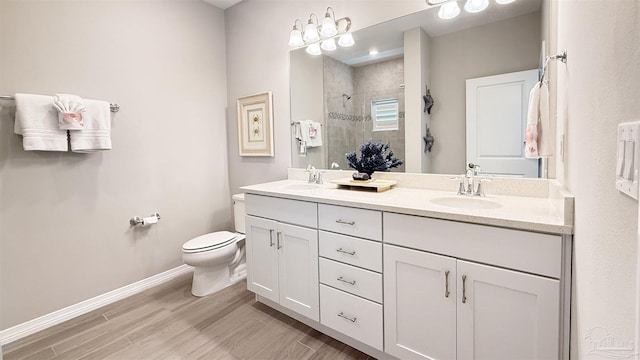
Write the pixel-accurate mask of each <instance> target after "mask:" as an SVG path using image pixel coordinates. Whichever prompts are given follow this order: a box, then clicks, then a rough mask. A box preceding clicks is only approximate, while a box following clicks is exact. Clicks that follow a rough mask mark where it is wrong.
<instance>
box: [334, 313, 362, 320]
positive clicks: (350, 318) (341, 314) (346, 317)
mask: <svg viewBox="0 0 640 360" xmlns="http://www.w3.org/2000/svg"><path fill="white" fill-rule="evenodd" d="M338 316H340V317H341V318H343V319H347V320H349V321H351V322H352V323H354V322H356V320H358V318H357V317H348V316H347V315H345V314H344V313H343V312H341V313H339V314H338Z"/></svg>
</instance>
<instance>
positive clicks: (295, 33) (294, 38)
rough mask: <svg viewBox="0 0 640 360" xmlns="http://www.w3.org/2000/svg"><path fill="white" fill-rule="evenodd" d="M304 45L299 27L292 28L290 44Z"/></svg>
mask: <svg viewBox="0 0 640 360" xmlns="http://www.w3.org/2000/svg"><path fill="white" fill-rule="evenodd" d="M303 45H304V40H302V32H301V31H300V30H299V29H297V28H295V27H294V28H293V30H291V35H289V46H303Z"/></svg>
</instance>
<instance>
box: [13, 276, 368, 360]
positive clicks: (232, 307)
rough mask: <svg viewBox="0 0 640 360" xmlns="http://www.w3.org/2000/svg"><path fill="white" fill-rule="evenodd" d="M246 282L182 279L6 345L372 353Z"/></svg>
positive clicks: (59, 358) (301, 355)
mask: <svg viewBox="0 0 640 360" xmlns="http://www.w3.org/2000/svg"><path fill="white" fill-rule="evenodd" d="M246 287H247V285H246V282H244V281H243V282H240V283H238V284H236V285H234V286H231V287H229V288H226V289H224V290H222V291H221V292H219V293H217V294H214V295H210V296H207V297H203V298H197V297H195V296H193V295H191V277H181V278H179V279H176V280H173V281H171V282H168V283H166V284H163V285H161V286H158V287H155V288H153V289H149V290H146V291H144V292H142V293H140V294H137V295H134V296H131V297H129V298H126V299H123V300H120V301H118V302H116V303H113V304H110V305H107V306H105V307H103V308H100V309H97V310H94V311H92V312H90V313H87V314H84V315H81V316H79V317H77V318H74V319H71V320H69V321H66V322H64V323H62V324H59V325H56V326H53V327H51V328H49V329H46V330H43V331H41V332H38V333H35V334H33V335H30V336H28V337H25V338H23V339H20V340H17V341H14V342H12V343H9V344H6V345H4V347H3V350H4V354H3V360H18V359H25V360H47V359H55V360H63V359H83V360H84V359H87V360H88V359H108V360H145V359H154V360H155V359H163V360H164V359H167V360H168V359H194V360H195V359H207V360H208V359H212V360H215V359H224V360H227V359H291V360H303V359H341V360H343V359H344V360H347V359H361V360H367V359H372V358H370V357H368V356H367V355H366V354H364V353H362V352H360V351H358V350H356V349H354V348H352V347H349V346H347V345H345V344H343V343H341V342H339V341H337V340H335V339H333V338H331V337H329V336H327V335H324V334H322V333H320V332H318V331H316V330H314V329H312V328H310V327H308V326H306V325H304V324H302V323H301V322H299V321H297V320H294V319H292V318H290V317H288V316H286V315H283V314H282V313H280V312H278V311H275V310H273V309H271V308H270V307H268V306H266V305H263V304H261V303H258V302H256V301H255V297H254V294H253V293H251V292H249V291H247V289H246Z"/></svg>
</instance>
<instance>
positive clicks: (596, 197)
mask: <svg viewBox="0 0 640 360" xmlns="http://www.w3.org/2000/svg"><path fill="white" fill-rule="evenodd" d="M589 35H592V36H589ZM558 49H567V52H568V57H567V60H568V61H567V64H566V65H565V64H561V63H559V64H558V89H559V91H558V93H559V98H558V104H559V108H558V121H559V122H560V123H561V124H562V127H563V128H564V129H565V131H566V133H565V139H566V144H565V150H566V153H565V158H564V159H565V160H564V163H563V162H560V163H559V166H563V170H564V176H565V184H566V186H567V188H568V189H569V190H570V191H571V192H573V194H574V195H575V196H576V208H575V219H576V222H575V238H574V268H573V298H572V300H573V309H572V325H573V328H572V331H571V336H572V341H573V344H572V345H573V346H572V350H571V358H572V359H590V358H604V357H601V356H597V355H595V354H590V353H589V351H590V350H592V349H593V348H594V344H593V343H592V342H591V340H597V339H598V338H599V336H602V332H603V331H602V329H596V328H598V327H601V328H603V329H604V331H607V332H608V333H610V334H611V335H612V336H615V337H617V338H618V339H620V340H621V341H628V342H634V343H635V348H634V352H635V353H636V354H637V353H638V350H639V348H638V346H639V345H640V343H638V342H637V340H638V339H637V338H636V336H637V334H636V321H637V320H638V316H639V315H638V313H637V306H638V303H639V299H638V297H637V288H636V284H637V280H638V279H637V274H638V267H637V266H638V265H637V260H638V226H637V224H638V201H637V200H634V199H632V198H630V197H627V196H626V195H623V194H622V193H620V192H618V191H617V190H616V189H615V185H614V184H615V169H616V133H617V126H618V124H619V123H621V122H625V121H638V120H640V102H638V99H639V98H640V2H638V1H634V0H617V1H559V2H558ZM634 314H635V316H634ZM592 329H596V330H597V331H596V334H597V335H595V336H593V337H589V336H587V335H588V334H589V333H590V330H592Z"/></svg>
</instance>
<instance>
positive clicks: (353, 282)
mask: <svg viewBox="0 0 640 360" xmlns="http://www.w3.org/2000/svg"><path fill="white" fill-rule="evenodd" d="M337 280H338V281H342V282H343V283H347V284H349V285H355V284H356V281H355V280H353V281H349V280H345V279H344V278H343V277H342V276H338V279H337Z"/></svg>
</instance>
